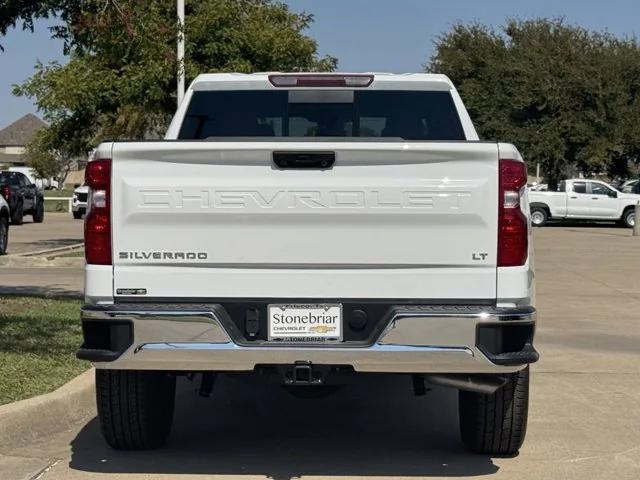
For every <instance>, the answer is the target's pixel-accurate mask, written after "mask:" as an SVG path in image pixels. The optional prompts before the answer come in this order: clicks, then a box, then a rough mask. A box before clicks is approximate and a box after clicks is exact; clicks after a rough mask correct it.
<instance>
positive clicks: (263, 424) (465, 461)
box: [0, 226, 640, 480]
mask: <svg viewBox="0 0 640 480" xmlns="http://www.w3.org/2000/svg"><path fill="white" fill-rule="evenodd" d="M534 236H535V254H536V267H537V272H536V274H537V307H538V309H539V327H538V331H537V347H538V349H539V351H540V353H541V355H542V359H541V361H540V362H539V363H538V364H536V365H535V366H534V367H533V374H532V398H531V405H530V416H529V429H528V435H527V440H526V441H525V444H524V447H523V448H522V450H521V452H520V454H519V455H518V456H516V457H513V458H496V457H489V456H483V455H471V454H468V453H466V452H465V451H464V450H463V449H462V445H461V443H460V441H459V439H458V431H457V428H458V427H457V417H456V415H457V414H456V407H457V396H456V394H455V392H454V391H451V390H445V389H434V390H433V391H431V392H430V393H429V394H428V395H427V396H426V397H413V396H412V393H411V388H410V381H409V379H408V378H404V377H382V376H376V375H371V376H366V377H363V378H361V379H360V380H359V381H358V382H357V383H356V384H354V385H351V386H348V387H345V388H343V389H342V390H341V391H339V392H338V393H337V394H336V395H334V396H332V397H329V398H327V399H322V400H299V399H296V398H293V397H291V396H289V395H288V394H286V393H285V392H283V391H281V390H280V389H279V388H278V387H272V386H265V385H260V384H255V383H251V382H246V381H242V380H240V379H235V378H227V377H221V378H220V379H219V380H218V383H217V384H216V387H215V389H214V392H213V396H212V397H211V398H209V399H202V398H198V397H196V396H195V395H194V394H193V393H192V390H193V389H194V386H192V385H190V384H188V383H187V382H184V383H183V384H182V388H181V391H180V393H179V396H178V400H177V413H176V418H175V421H174V430H173V435H172V436H171V437H170V440H169V443H168V445H167V446H166V448H164V449H163V450H160V451H156V452H127V453H122V452H115V451H113V450H110V449H108V448H107V447H106V446H105V444H104V443H103V441H102V439H101V438H100V434H99V429H98V425H97V421H96V419H95V418H94V419H92V420H90V421H89V422H88V423H86V424H83V425H79V426H78V427H77V428H76V429H74V430H72V431H69V432H65V433H63V434H59V435H57V436H54V437H50V438H44V439H41V440H40V441H38V442H35V443H34V442H31V443H28V444H26V445H20V443H21V442H20V439H16V445H15V446H14V447H12V448H11V449H9V450H7V451H3V452H0V453H1V454H3V455H5V462H7V461H9V462H13V463H14V464H15V465H25V469H23V470H22V471H24V472H27V471H34V470H33V469H31V470H28V469H27V467H26V466H28V465H31V464H33V465H45V466H46V465H49V466H50V468H49V469H47V470H45V471H44V472H43V473H42V474H41V475H40V476H39V477H38V478H41V479H45V480H58V479H125V478H126V479H149V478H154V479H156V478H160V479H165V478H171V479H174V478H176V479H177V478H180V479H183V478H185V479H186V478H272V479H293V478H376V479H377V478H467V477H486V478H491V479H493V478H495V479H515V478H517V479H532V480H533V479H535V480H539V479H560V478H562V479H580V480H590V479H594V480H595V479H616V480H623V479H629V480H632V479H633V480H637V479H638V478H640V346H639V345H640V274H639V267H640V238H633V237H631V231H630V230H627V229H622V228H614V227H610V226H603V227H584V226H575V227H573V226H570V227H566V226H562V227H560V226H550V227H546V228H541V229H536V230H535V232H534ZM21 462H22V463H21ZM5 464H6V463H5ZM34 468H35V467H34ZM14 471H15V472H18V471H20V470H19V469H17V468H16V469H14ZM25 475H26V473H25ZM0 478H5V477H2V473H1V471H0ZM18 478H20V477H18ZM24 478H31V477H28V476H26V477H24ZM12 480H13V479H12Z"/></svg>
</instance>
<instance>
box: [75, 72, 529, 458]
mask: <svg viewBox="0 0 640 480" xmlns="http://www.w3.org/2000/svg"><path fill="white" fill-rule="evenodd" d="M526 181H527V175H526V167H525V165H524V163H523V161H522V158H521V157H520V154H519V153H518V151H517V150H516V148H515V147H514V146H513V145H509V144H506V143H496V142H481V141H479V140H478V135H477V133H476V131H475V129H474V127H473V124H472V123H471V120H470V118H469V115H468V114H467V111H466V110H465V108H464V105H463V103H462V101H461V99H460V97H459V95H458V93H457V92H456V90H455V88H454V87H453V85H452V84H451V82H450V81H449V79H448V78H446V77H444V76H441V75H426V74H406V75H390V74H375V75H373V74H280V73H274V74H250V75H248V74H210V75H201V76H199V77H197V78H196V80H195V81H194V82H193V83H192V84H191V86H190V88H189V89H188V91H187V93H186V96H185V100H184V102H183V103H182V105H181V106H180V108H179V109H178V111H177V113H176V115H175V118H174V119H173V121H172V123H171V125H170V127H169V129H168V132H167V134H166V138H165V140H164V141H145V142H109V143H104V144H102V145H100V146H99V147H98V149H97V151H96V154H95V158H94V159H93V160H92V161H90V162H89V164H88V166H87V170H86V184H87V185H88V186H89V205H88V213H87V217H86V220H85V247H86V248H85V249H86V263H87V265H86V276H85V278H86V283H85V295H86V303H85V305H84V306H83V307H82V327H83V333H84V343H83V345H82V347H81V348H80V350H79V352H78V356H79V358H83V359H86V360H90V361H92V362H94V364H95V366H96V368H97V370H96V388H97V399H98V413H99V417H100V423H101V427H102V432H103V435H104V437H105V439H106V441H107V442H108V443H109V444H110V445H111V446H112V447H114V448H119V449H140V448H152V447H158V446H160V445H161V444H162V443H163V442H164V441H165V439H166V438H167V435H168V434H169V430H170V426H171V423H172V415H173V409H174V393H175V388H176V387H175V386H176V377H177V376H179V375H187V376H188V377H189V378H193V377H194V376H196V378H197V379H200V378H201V380H202V383H201V387H200V388H201V390H202V393H203V394H208V393H209V390H210V389H211V386H212V384H213V378H214V375H216V374H225V375H232V374H236V373H241V372H245V373H246V372H255V373H259V374H260V375H261V377H263V378H273V379H274V380H275V381H276V382H278V383H279V384H282V385H284V386H285V388H287V389H288V390H290V391H291V392H292V393H293V394H302V393H303V392H304V396H307V395H310V394H320V393H328V392H329V391H331V387H334V386H335V384H340V383H343V382H346V381H348V380H349V378H351V377H352V376H353V375H357V374H359V373H361V372H379V373H393V374H405V375H408V378H410V379H412V381H413V386H414V389H415V392H416V393H417V394H421V393H424V392H425V390H426V389H425V382H428V383H430V384H436V385H443V386H448V387H453V388H456V389H458V390H459V391H460V394H459V398H460V402H459V409H460V428H461V434H462V440H463V442H464V443H465V445H466V446H467V447H468V448H469V449H471V450H472V451H476V452H485V453H500V454H511V453H514V452H515V451H517V450H518V449H519V447H520V446H521V444H522V442H523V440H524V436H525V431H526V424H527V405H528V398H529V395H528V392H529V364H530V363H533V362H535V361H536V360H537V359H538V353H537V352H536V350H535V348H534V347H533V335H534V326H535V309H534V308H533V306H532V302H533V278H534V275H533V267H532V247H531V240H530V233H531V229H530V225H529V218H528V216H529V205H528V201H527V191H526V188H525V185H526ZM373 393H374V392H372V394H373ZM398 394H401V392H398ZM309 408H317V405H316V404H313V405H310V407H309ZM209 414H211V412H208V413H207V415H209Z"/></svg>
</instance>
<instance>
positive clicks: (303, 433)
mask: <svg viewBox="0 0 640 480" xmlns="http://www.w3.org/2000/svg"><path fill="white" fill-rule="evenodd" d="M195 388H196V385H195V384H191V383H189V382H188V381H186V380H184V381H181V382H180V388H179V393H178V400H177V410H176V416H175V419H174V428H173V433H172V435H171V437H170V438H169V442H168V444H167V445H166V446H165V448H163V449H161V450H157V451H152V452H118V451H114V450H111V449H110V448H108V447H107V446H106V445H105V443H104V442H103V440H102V437H101V436H100V432H99V425H98V421H97V419H93V420H92V421H91V422H90V423H88V424H87V425H86V426H85V428H84V429H83V430H82V431H80V432H79V434H78V435H77V437H76V438H75V439H74V440H73V441H72V443H71V447H72V457H71V462H70V467H71V468H72V469H75V470H82V471H90V472H101V473H121V474H127V473H130V474H134V473H146V474H202V475H208V476H209V475H265V476H267V477H268V478H273V479H278V480H280V479H282V480H288V479H293V478H299V477H301V476H304V475H315V476H321V477H329V476H359V477H365V478H366V477H378V476H409V477H414V476H415V477H418V476H426V477H429V476H474V475H488V474H492V473H495V472H497V470H498V467H497V466H496V465H494V463H493V462H492V460H491V458H490V457H488V456H483V455H472V454H469V453H467V452H465V451H464V450H463V448H462V445H461V443H460V440H459V436H458V421H457V394H456V392H455V391H454V390H446V389H434V390H433V391H431V392H429V393H428V394H427V396H426V397H415V396H413V393H412V391H411V381H410V377H408V376H390V375H389V376H384V375H373V374H372V375H366V376H361V377H360V378H358V379H357V380H356V381H355V382H354V383H353V384H351V385H348V386H345V387H343V388H342V389H341V390H339V391H338V392H337V393H336V394H334V395H333V396H330V397H326V398H321V399H306V400H302V399H297V398H294V397H292V396H291V395H290V394H288V393H287V392H285V391H284V390H282V389H281V388H280V387H278V386H274V385H263V384H260V383H256V382H255V381H253V380H250V379H247V378H244V377H230V376H219V378H218V380H217V383H216V386H215V388H214V392H213V396H212V398H210V399H203V398H199V397H197V396H196V395H195V393H192V392H193V390H194V389H195Z"/></svg>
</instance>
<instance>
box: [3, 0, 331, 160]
mask: <svg viewBox="0 0 640 480" xmlns="http://www.w3.org/2000/svg"><path fill="white" fill-rule="evenodd" d="M175 8H176V6H175V0H58V1H42V2H28V1H8V2H4V3H2V5H1V6H0V19H2V20H1V22H0V33H4V32H5V31H6V29H7V28H9V27H10V26H11V25H15V24H16V23H17V22H20V21H22V22H23V24H24V27H25V28H31V27H32V25H33V20H34V19H36V18H40V17H45V16H50V15H55V16H57V17H58V18H60V19H61V20H62V25H60V26H59V27H57V28H54V29H53V31H52V33H53V35H54V36H55V37H58V38H61V39H62V40H63V41H64V45H65V49H66V51H67V53H69V55H70V61H69V62H68V63H67V64H66V65H60V64H58V63H51V64H47V65H44V64H41V63H39V64H37V65H36V67H35V74H34V75H33V76H32V77H31V78H30V79H28V80H27V81H25V82H24V83H23V84H21V85H16V86H14V93H15V94H16V95H21V96H26V97H29V98H33V99H35V101H36V104H37V106H38V108H39V109H40V110H41V111H42V112H43V115H44V117H45V119H46V120H47V121H48V122H49V124H50V125H51V127H50V132H49V133H48V134H47V137H46V141H44V140H45V139H44V137H43V138H40V139H39V140H40V143H39V145H41V146H42V145H44V146H47V147H48V148H53V149H55V151H57V152H65V155H83V154H86V152H87V151H88V150H90V149H91V148H92V147H93V146H95V145H96V144H97V143H99V142H100V141H101V140H103V139H106V138H109V139H124V138H128V139H136V138H149V137H154V136H155V137H157V136H158V135H159V134H160V133H161V132H163V131H164V129H165V127H166V125H167V123H168V121H169V119H170V117H171V115H172V114H173V112H174V111H175V104H176V93H175V91H176V73H177V70H178V65H177V61H176V39H177V35H178V32H179V29H178V23H177V18H176V10H175ZM312 20H313V18H312V16H311V15H308V14H305V13H295V12H292V11H290V10H289V8H288V7H287V6H286V5H285V4H283V3H279V2H275V1H272V0H190V1H187V5H186V24H185V38H186V63H185V72H186V77H187V82H189V81H190V80H192V79H193V78H194V77H195V76H196V75H197V74H199V73H204V72H225V71H235V72H254V71H273V70H280V71H299V70H314V71H329V70H333V69H334V68H335V66H336V63H337V61H336V59H335V58H333V57H319V56H318V54H317V44H316V42H315V41H314V40H313V39H311V38H309V37H308V36H306V35H304V30H305V29H306V28H307V27H308V26H309V25H310V23H311V22H312ZM34 154H35V152H34Z"/></svg>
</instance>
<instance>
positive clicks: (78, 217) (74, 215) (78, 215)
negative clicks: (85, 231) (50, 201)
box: [73, 210, 82, 220]
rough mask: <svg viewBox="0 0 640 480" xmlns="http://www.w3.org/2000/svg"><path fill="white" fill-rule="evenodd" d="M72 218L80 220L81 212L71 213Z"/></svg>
mask: <svg viewBox="0 0 640 480" xmlns="http://www.w3.org/2000/svg"><path fill="white" fill-rule="evenodd" d="M73 218H75V219H76V220H80V219H81V218H82V212H81V211H80V210H78V211H77V212H73Z"/></svg>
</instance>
